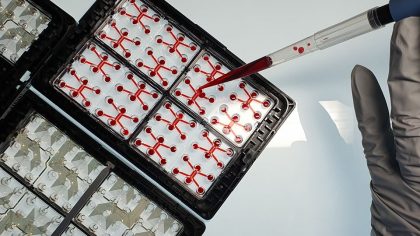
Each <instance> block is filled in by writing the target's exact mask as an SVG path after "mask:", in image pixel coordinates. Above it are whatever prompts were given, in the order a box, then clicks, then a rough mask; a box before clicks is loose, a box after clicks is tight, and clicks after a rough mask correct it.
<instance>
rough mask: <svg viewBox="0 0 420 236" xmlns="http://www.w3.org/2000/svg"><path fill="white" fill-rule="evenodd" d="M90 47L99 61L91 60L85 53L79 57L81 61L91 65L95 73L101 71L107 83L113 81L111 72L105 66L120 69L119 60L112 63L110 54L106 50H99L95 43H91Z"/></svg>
mask: <svg viewBox="0 0 420 236" xmlns="http://www.w3.org/2000/svg"><path fill="white" fill-rule="evenodd" d="M88 48H89V50H90V51H92V52H93V53H94V55H95V56H96V57H97V58H98V59H99V62H97V63H95V62H92V61H89V60H88V59H86V57H84V56H83V55H81V56H80V57H79V62H80V63H82V64H86V65H88V66H90V68H91V69H92V72H93V73H95V74H96V73H101V74H102V75H103V79H104V81H105V82H107V83H109V82H111V77H110V75H109V74H107V73H106V72H105V70H104V68H105V67H111V68H112V69H113V70H116V71H118V70H120V69H121V65H120V63H118V62H114V63H111V62H110V61H109V55H108V54H107V53H105V52H103V53H101V54H100V53H99V52H98V50H97V49H96V46H95V45H94V44H90V45H89V47H88Z"/></svg>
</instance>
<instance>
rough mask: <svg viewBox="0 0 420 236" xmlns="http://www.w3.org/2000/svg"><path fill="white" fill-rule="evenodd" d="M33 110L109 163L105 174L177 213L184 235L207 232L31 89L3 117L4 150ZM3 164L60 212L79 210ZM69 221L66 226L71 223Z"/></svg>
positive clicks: (1, 146) (1, 136) (0, 137)
mask: <svg viewBox="0 0 420 236" xmlns="http://www.w3.org/2000/svg"><path fill="white" fill-rule="evenodd" d="M34 113H37V114H39V115H41V116H43V117H44V118H45V119H46V120H48V121H49V122H50V123H52V124H53V125H54V126H55V127H57V128H58V129H59V130H60V131H62V132H63V133H64V134H66V135H67V136H68V137H69V138H70V139H71V140H74V141H75V140H77V144H78V145H79V146H80V147H82V148H83V149H84V150H85V151H86V152H87V153H89V154H90V155H92V157H94V158H95V159H96V160H97V161H99V162H100V163H101V164H103V165H105V166H108V167H109V168H110V171H109V172H108V173H107V174H106V176H109V175H110V172H111V171H112V172H113V173H115V174H116V175H118V176H119V177H121V178H122V179H123V180H124V181H126V182H127V183H129V184H130V185H132V186H134V187H135V188H137V189H139V191H141V193H142V194H143V195H145V196H146V197H147V198H149V199H150V200H151V201H153V202H154V203H156V204H157V205H158V206H159V207H161V208H162V209H164V210H165V211H167V212H168V213H169V214H171V215H172V216H173V217H175V218H176V219H177V220H178V221H179V222H181V223H182V224H183V231H182V233H181V235H185V236H189V235H202V234H203V233H204V230H205V225H204V224H203V223H202V222H201V221H200V220H198V219H197V218H195V217H194V216H193V215H191V214H190V213H188V212H187V211H186V210H185V209H184V208H182V207H180V206H179V205H177V204H176V203H174V202H173V201H172V200H171V199H170V198H169V197H167V196H166V195H165V194H163V193H161V192H160V190H158V189H156V187H155V186H154V185H152V184H151V183H150V182H148V181H147V180H145V179H144V178H143V177H141V176H140V175H138V174H137V173H135V172H133V171H128V170H127V168H126V167H125V165H124V164H123V163H121V162H120V161H118V159H117V158H115V157H113V156H112V155H111V154H109V152H108V151H106V150H104V149H103V148H102V147H101V146H100V145H92V144H93V143H95V141H94V140H92V139H91V138H90V137H89V136H87V135H86V134H84V133H83V132H80V131H79V129H78V128H77V127H76V126H75V125H74V124H72V123H71V122H70V121H68V120H66V118H65V117H63V116H62V115H61V114H59V113H58V112H57V111H55V110H54V109H53V108H52V107H50V106H49V105H48V104H46V103H45V102H44V101H42V100H41V99H40V98H39V97H37V96H36V95H34V94H33V93H32V92H27V93H26V94H25V95H24V96H23V97H22V98H21V99H20V100H19V101H18V102H16V103H15V106H14V108H13V109H12V112H10V113H8V115H7V116H6V117H5V118H4V119H2V120H0V126H1V127H2V129H1V131H2V132H1V133H0V150H1V151H2V152H3V150H4V149H5V148H6V146H7V145H8V143H9V141H10V140H11V139H12V138H13V137H14V135H15V132H16V131H18V130H20V129H21V128H22V127H23V126H24V123H25V121H27V120H28V118H29V117H30V116H31V115H32V114H34ZM3 168H4V169H5V170H6V171H7V172H9V173H10V174H11V175H12V176H14V177H15V178H16V179H17V180H18V181H19V182H20V183H21V184H22V185H24V186H26V187H28V189H29V190H30V192H32V193H34V194H35V195H37V196H38V197H40V198H41V199H43V200H44V201H45V202H46V203H48V204H50V206H52V208H53V209H54V210H56V211H57V212H58V213H60V214H62V215H63V216H68V215H70V214H74V216H76V214H75V213H77V212H72V211H70V212H68V213H66V212H64V211H63V210H62V208H60V207H59V206H58V205H56V204H54V203H52V202H51V201H50V200H48V198H47V197H44V196H43V195H41V194H37V191H38V190H37V189H36V188H35V187H32V186H30V185H29V184H28V183H27V182H26V181H25V180H23V178H21V177H19V176H17V175H13V174H12V172H13V171H11V170H10V169H7V168H6V167H3ZM103 177H105V176H103ZM98 179H99V176H98ZM103 179H105V178H103ZM95 181H96V180H95ZM95 181H94V182H93V183H92V185H93V186H94V188H95V189H94V191H96V190H97V189H98V188H99V185H100V184H101V183H102V182H99V183H95ZM96 185H97V186H96ZM92 193H93V192H92ZM89 199H90V196H88V197H87V198H86V197H85V196H82V198H81V199H80V200H79V202H78V203H76V205H75V206H74V208H76V207H78V205H80V203H82V205H81V207H83V206H84V203H86V202H87V201H88V200H89ZM80 209H81V208H80ZM80 209H79V210H80ZM73 219H74V218H73ZM72 222H73V221H71V222H70V221H69V222H68V223H69V224H70V223H72ZM69 224H68V225H67V226H70V225H69ZM73 225H74V226H76V228H78V229H79V230H82V231H83V232H84V233H86V234H87V235H93V234H91V233H89V229H87V228H85V227H83V226H81V225H78V224H77V225H76V224H74V223H73ZM56 233H57V231H56Z"/></svg>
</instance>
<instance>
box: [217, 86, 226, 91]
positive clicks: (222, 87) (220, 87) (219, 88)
mask: <svg viewBox="0 0 420 236" xmlns="http://www.w3.org/2000/svg"><path fill="white" fill-rule="evenodd" d="M217 89H218V90H219V91H220V92H222V91H223V90H225V86H223V85H219V87H218V88H217Z"/></svg>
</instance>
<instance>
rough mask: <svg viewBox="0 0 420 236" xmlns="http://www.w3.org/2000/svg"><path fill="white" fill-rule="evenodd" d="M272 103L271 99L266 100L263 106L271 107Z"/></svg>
mask: <svg viewBox="0 0 420 236" xmlns="http://www.w3.org/2000/svg"><path fill="white" fill-rule="evenodd" d="M270 105H271V102H270V101H269V100H266V101H264V103H263V106H264V107H269V106H270Z"/></svg>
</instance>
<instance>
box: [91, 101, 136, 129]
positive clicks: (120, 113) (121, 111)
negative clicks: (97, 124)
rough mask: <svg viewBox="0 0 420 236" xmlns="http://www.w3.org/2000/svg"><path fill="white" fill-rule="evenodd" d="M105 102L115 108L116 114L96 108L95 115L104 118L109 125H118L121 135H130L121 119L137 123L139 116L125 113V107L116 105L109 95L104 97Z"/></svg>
mask: <svg viewBox="0 0 420 236" xmlns="http://www.w3.org/2000/svg"><path fill="white" fill-rule="evenodd" d="M106 102H107V103H108V104H109V105H110V106H111V107H112V108H113V109H114V110H115V112H116V113H117V115H111V114H107V113H105V112H104V110H102V109H100V108H98V109H96V112H95V113H96V115H97V116H98V117H99V118H103V117H104V118H106V119H107V121H108V125H109V126H111V127H116V126H117V127H120V128H121V129H120V132H121V135H123V136H128V135H130V131H129V130H128V129H127V128H126V127H125V125H124V124H123V123H122V120H124V119H127V120H130V121H131V122H133V123H135V124H137V123H139V121H140V120H139V118H138V117H136V116H130V115H128V114H127V109H126V108H125V107H124V106H118V105H117V104H116V103H115V101H114V99H113V98H111V97H107V98H106Z"/></svg>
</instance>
